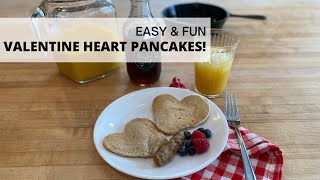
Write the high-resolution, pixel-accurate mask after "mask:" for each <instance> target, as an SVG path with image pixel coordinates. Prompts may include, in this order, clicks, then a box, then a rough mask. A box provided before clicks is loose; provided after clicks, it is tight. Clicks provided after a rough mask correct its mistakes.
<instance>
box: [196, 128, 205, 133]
mask: <svg viewBox="0 0 320 180" xmlns="http://www.w3.org/2000/svg"><path fill="white" fill-rule="evenodd" d="M197 130H198V131H200V132H202V133H203V131H204V130H205V129H204V128H198V129H197Z"/></svg>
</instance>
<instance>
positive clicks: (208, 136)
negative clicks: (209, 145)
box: [203, 129, 211, 138]
mask: <svg viewBox="0 0 320 180" xmlns="http://www.w3.org/2000/svg"><path fill="white" fill-rule="evenodd" d="M203 134H204V135H205V136H206V138H211V131H210V129H206V130H204V131H203Z"/></svg>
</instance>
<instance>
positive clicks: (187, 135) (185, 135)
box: [183, 131, 191, 139]
mask: <svg viewBox="0 0 320 180" xmlns="http://www.w3.org/2000/svg"><path fill="white" fill-rule="evenodd" d="M183 134H184V137H185V138H186V139H191V133H190V132H189V131H185V132H184V133H183Z"/></svg>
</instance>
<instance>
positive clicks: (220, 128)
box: [93, 87, 229, 179]
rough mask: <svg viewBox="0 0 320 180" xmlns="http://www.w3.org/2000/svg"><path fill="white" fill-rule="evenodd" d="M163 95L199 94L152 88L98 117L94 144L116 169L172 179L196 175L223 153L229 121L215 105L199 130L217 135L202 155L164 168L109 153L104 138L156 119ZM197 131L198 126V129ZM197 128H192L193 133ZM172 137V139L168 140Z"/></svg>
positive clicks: (128, 97) (149, 161)
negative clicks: (156, 103) (132, 122)
mask: <svg viewBox="0 0 320 180" xmlns="http://www.w3.org/2000/svg"><path fill="white" fill-rule="evenodd" d="M160 94H171V95H173V96H174V97H176V98H177V99H179V100H181V99H182V98H184V97H186V96H189V95H198V94H196V93H194V92H192V91H190V90H184V89H178V88H168V87H161V88H150V89H144V90H140V91H136V92H133V93H130V94H127V95H125V96H123V97H121V98H119V99H117V100H116V101H114V102H113V103H111V104H110V105H109V106H108V107H107V108H106V109H105V110H104V111H103V112H102V113H101V115H100V116H99V118H98V120H97V122H96V124H95V127H94V133H93V138H94V144H95V146H96V148H97V150H98V152H99V154H100V155H101V157H102V158H103V159H104V160H105V161H106V162H107V163H108V164H109V165H111V166H112V167H114V168H115V169H117V170H119V171H121V172H123V173H126V174H128V175H131V176H135V177H139V178H145V179H170V178H177V177H181V176H186V175H189V174H192V173H195V172H197V171H199V170H201V169H203V168H204V167H206V166H207V165H209V164H210V163H211V162H213V161H214V160H215V159H216V158H217V157H218V156H219V155H220V154H221V153H222V151H223V149H224V147H225V145H226V143H227V139H228V134H229V132H228V126H227V121H226V119H225V117H224V115H223V113H222V112H221V110H220V109H219V108H218V106H216V105H215V104H214V103H213V102H211V101H210V100H208V102H209V104H210V108H211V109H210V116H209V118H208V120H207V121H206V122H205V123H204V124H201V125H200V126H199V127H204V128H208V129H210V130H211V131H212V133H213V134H214V135H213V137H212V138H210V139H209V141H210V148H209V150H208V151H207V152H206V153H204V154H201V155H194V156H186V157H180V156H179V155H178V154H177V155H176V156H175V157H174V159H173V160H172V161H171V162H169V163H168V164H166V165H165V166H163V167H156V166H155V165H154V163H153V161H152V159H144V158H128V157H122V156H118V155H116V154H114V153H111V152H109V151H108V150H106V149H105V148H104V146H103V139H104V138H105V137H106V136H107V135H108V134H111V133H116V132H123V129H124V126H125V124H126V123H127V122H128V121H130V120H132V119H134V118H148V119H150V120H153V115H152V106H151V105H152V101H153V99H154V98H155V97H156V96H158V95H160ZM197 128H198V127H197ZM197 128H193V129H191V130H190V131H193V130H195V129H197ZM168 138H170V137H168Z"/></svg>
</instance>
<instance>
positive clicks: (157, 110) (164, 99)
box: [152, 94, 210, 135]
mask: <svg viewBox="0 0 320 180" xmlns="http://www.w3.org/2000/svg"><path fill="white" fill-rule="evenodd" d="M152 109H153V116H154V120H155V124H156V126H157V128H158V129H159V130H160V131H162V132H164V133H165V134H169V135H173V134H175V133H177V132H178V131H180V130H184V129H188V128H192V127H195V126H198V125H199V124H201V123H203V122H205V121H206V120H207V118H208V116H209V112H210V106H209V104H208V102H207V100H206V99H204V98H202V97H200V96H197V95H192V96H187V97H185V98H184V99H182V100H181V101H179V100H178V99H176V98H175V97H173V96H171V95H169V94H164V95H160V96H157V97H156V98H155V99H154V100H153V104H152Z"/></svg>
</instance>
